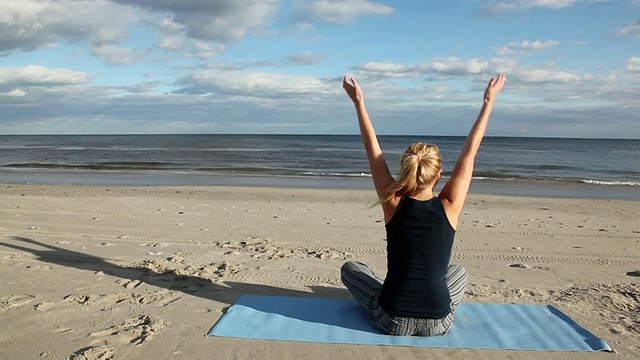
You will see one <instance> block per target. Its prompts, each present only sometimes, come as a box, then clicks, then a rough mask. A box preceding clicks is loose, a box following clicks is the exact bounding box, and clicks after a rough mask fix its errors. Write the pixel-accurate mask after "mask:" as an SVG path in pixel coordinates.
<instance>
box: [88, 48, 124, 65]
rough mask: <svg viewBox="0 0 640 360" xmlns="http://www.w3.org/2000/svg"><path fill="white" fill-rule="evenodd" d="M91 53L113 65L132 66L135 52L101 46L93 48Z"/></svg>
mask: <svg viewBox="0 0 640 360" xmlns="http://www.w3.org/2000/svg"><path fill="white" fill-rule="evenodd" d="M91 52H92V53H93V54H94V55H97V56H100V57H102V58H104V60H105V61H106V62H107V63H109V64H113V65H129V64H133V61H134V55H135V50H134V49H130V48H126V47H122V46H116V45H102V46H96V47H94V48H93V49H92V50H91Z"/></svg>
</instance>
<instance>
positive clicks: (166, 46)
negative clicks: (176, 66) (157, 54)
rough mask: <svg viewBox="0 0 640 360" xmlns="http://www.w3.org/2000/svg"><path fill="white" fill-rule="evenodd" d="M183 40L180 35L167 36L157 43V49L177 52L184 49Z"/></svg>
mask: <svg viewBox="0 0 640 360" xmlns="http://www.w3.org/2000/svg"><path fill="white" fill-rule="evenodd" d="M184 46H185V39H184V37H182V36H180V35H173V36H167V37H165V38H164V39H162V40H160V42H158V47H159V48H160V49H163V50H171V51H179V50H182V49H184Z"/></svg>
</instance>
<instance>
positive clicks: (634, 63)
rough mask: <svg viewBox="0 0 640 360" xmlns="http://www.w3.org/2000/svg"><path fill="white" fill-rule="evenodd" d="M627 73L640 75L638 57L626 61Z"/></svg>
mask: <svg viewBox="0 0 640 360" xmlns="http://www.w3.org/2000/svg"><path fill="white" fill-rule="evenodd" d="M625 69H627V71H631V72H634V73H640V56H632V57H630V58H629V60H627V66H626V68H625Z"/></svg>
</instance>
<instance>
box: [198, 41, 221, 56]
mask: <svg viewBox="0 0 640 360" xmlns="http://www.w3.org/2000/svg"><path fill="white" fill-rule="evenodd" d="M194 47H195V49H196V50H195V53H194V55H195V56H196V57H198V58H200V59H212V58H214V57H216V56H218V54H220V53H222V52H224V51H225V49H226V47H225V46H224V45H222V44H210V43H207V42H204V41H196V42H195V44H194Z"/></svg>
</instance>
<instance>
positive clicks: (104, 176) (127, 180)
mask: <svg viewBox="0 0 640 360" xmlns="http://www.w3.org/2000/svg"><path fill="white" fill-rule="evenodd" d="M0 184H4V185H10V184H16V185H17V184H24V185H28V184H36V185H61V186H65V185H74V186H85V185H97V186H124V187H134V186H140V187H176V186H181V187H188V186H242V187H265V188H292V189H324V190H337V189H343V190H373V184H372V182H371V178H369V177H344V178H340V177H311V176H310V177H294V176H266V175H265V176H260V175H211V174H206V175H201V174H176V173H135V172H108V173H105V172H100V173H98V172H64V171H61V172H56V171H47V172H38V171H0ZM440 186H442V184H440ZM638 188H639V187H638V186H631V185H598V184H586V183H585V184H580V183H553V182H514V181H497V180H491V181H489V180H473V181H472V183H471V188H470V194H471V193H474V194H487V195H503V196H521V197H552V198H578V199H612V200H637V201H640V191H638Z"/></svg>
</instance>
